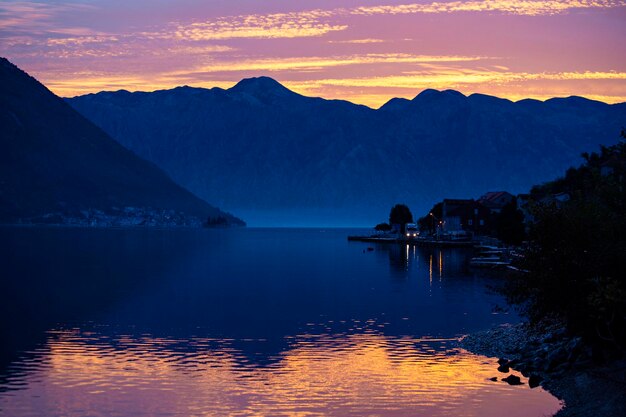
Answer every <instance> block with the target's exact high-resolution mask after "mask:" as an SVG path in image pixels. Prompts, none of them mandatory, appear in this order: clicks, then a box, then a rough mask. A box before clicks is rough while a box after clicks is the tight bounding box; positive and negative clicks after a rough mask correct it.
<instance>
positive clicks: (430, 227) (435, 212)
mask: <svg viewBox="0 0 626 417" xmlns="http://www.w3.org/2000/svg"><path fill="white" fill-rule="evenodd" d="M431 213H432V215H431ZM442 217H443V203H437V204H435V205H434V206H433V208H432V209H431V210H430V211H429V212H428V214H427V215H425V216H424V217H420V218H419V220H418V221H417V225H418V227H419V229H420V230H421V231H422V232H425V231H428V232H429V233H430V234H434V233H435V232H436V231H437V222H438V221H439V220H440V219H441V218H442Z"/></svg>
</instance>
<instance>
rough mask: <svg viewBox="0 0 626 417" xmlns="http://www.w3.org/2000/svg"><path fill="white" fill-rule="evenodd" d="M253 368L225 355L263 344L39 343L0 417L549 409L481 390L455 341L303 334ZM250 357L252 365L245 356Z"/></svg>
mask: <svg viewBox="0 0 626 417" xmlns="http://www.w3.org/2000/svg"><path fill="white" fill-rule="evenodd" d="M288 339H289V348H288V349H286V350H284V351H282V352H281V353H280V354H279V355H278V356H277V357H275V358H273V360H272V361H269V362H267V363H263V364H261V363H257V362H255V361H254V360H253V358H251V356H250V355H251V354H250V353H246V352H244V351H242V350H240V349H237V348H235V346H240V345H241V344H244V345H246V346H250V347H253V348H254V349H261V350H262V347H263V345H264V344H265V343H268V341H267V340H265V339H261V340H259V339H241V340H236V339H223V340H220V339H215V338H202V337H195V338H191V339H176V338H163V337H150V336H149V335H146V334H142V335H140V336H137V337H133V336H132V335H129V334H125V335H118V336H107V335H106V334H97V333H94V332H85V333H81V332H80V331H77V330H76V329H72V330H68V331H54V332H50V334H49V337H48V339H47V342H46V343H45V345H44V347H43V348H41V349H38V350H37V351H35V352H31V353H30V355H27V356H26V357H24V358H23V359H21V360H20V361H18V362H17V363H15V364H14V365H13V366H12V368H11V369H12V370H11V374H10V375H8V376H7V377H5V378H3V379H2V380H1V382H0V414H1V415H3V416H4V415H6V416H16V415H20V416H47V415H49V416H56V415H64V416H82V415H86V414H89V415H94V416H98V415H103V416H104V415H119V414H138V415H157V416H187V415H233V416H237V415H246V416H255V415H258V416H261V415H307V416H314V415H333V416H352V415H354V416H364V415H371V416H376V415H385V416H405V415H406V416H408V415H428V416H432V417H437V416H447V415H455V416H475V415H480V416H485V417H489V416H500V415H501V414H502V409H504V408H506V409H507V415H508V417H515V416H525V417H526V416H541V415H546V414H549V413H552V412H555V411H556V410H557V409H558V408H559V406H560V405H559V403H558V401H557V400H556V399H555V398H554V397H552V396H550V395H549V394H548V393H546V392H545V391H543V390H541V389H535V390H530V389H529V388H528V386H519V387H511V386H509V385H507V384H505V383H503V382H492V381H489V380H488V378H490V377H492V376H495V374H496V372H494V370H495V367H496V365H495V362H494V360H493V359H490V358H485V357H481V356H476V355H472V354H470V353H468V352H465V351H463V350H460V349H457V348H454V347H453V343H451V342H453V341H454V340H455V339H441V338H421V339H416V338H410V337H389V336H385V335H383V334H380V333H376V332H374V331H368V332H365V333H350V334H338V333H333V334H317V335H316V334H311V333H305V334H301V335H297V336H294V337H290V338H288ZM252 356H254V354H252Z"/></svg>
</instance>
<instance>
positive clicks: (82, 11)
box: [0, 0, 626, 108]
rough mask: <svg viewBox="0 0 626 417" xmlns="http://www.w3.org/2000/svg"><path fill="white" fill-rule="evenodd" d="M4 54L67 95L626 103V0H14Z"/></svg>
mask: <svg viewBox="0 0 626 417" xmlns="http://www.w3.org/2000/svg"><path fill="white" fill-rule="evenodd" d="M0 55H1V56H4V57H6V58H8V59H9V60H11V61H12V62H13V63H15V64H16V65H18V66H19V67H20V68H22V69H24V70H25V71H27V72H28V73H30V74H31V75H33V76H35V77H36V78H37V79H38V80H39V81H41V82H43V83H44V84H45V85H46V86H47V87H48V88H50V89H51V90H52V91H53V92H55V93H56V94H58V95H61V96H65V97H70V96H75V95H80V94H85V93H91V92H98V91H102V90H119V89H126V90H130V91H153V90H158V89H166V88H173V87H176V86H180V85H191V86H195V87H207V88H210V87H222V88H228V87H231V86H232V85H234V84H235V83H236V82H238V81H239V80H241V79H242V78H247V77H252V76H260V75H265V76H270V77H272V78H274V79H276V80H278V81H279V82H281V83H282V84H283V85H285V86H287V87H288V88H290V89H292V90H294V91H296V92H298V93H301V94H305V95H310V96H320V97H324V98H332V99H345V100H350V101H352V102H355V103H359V104H365V105H368V106H370V107H373V108H377V107H380V106H381V105H382V104H384V103H385V102H387V101H388V100H389V99H390V98H392V97H405V98H413V97H415V96H416V95H417V94H418V93H419V92H420V91H422V90H424V89H426V88H435V89H440V90H444V89H455V90H458V91H461V92H462V93H464V94H471V93H483V94H491V95H496V96H499V97H505V98H509V99H512V100H519V99H522V98H537V99H542V100H543V99H547V98H550V97H563V96H570V95H579V96H584V97H588V98H591V99H596V100H601V101H605V102H608V103H616V102H625V101H626V0H537V1H535V0H469V1H445V0H444V1H431V0H399V1H398V0H396V1H392V0H333V1H330V0H66V1H55V0H51V1H28V2H26V1H11V0H8V1H7V0H0Z"/></svg>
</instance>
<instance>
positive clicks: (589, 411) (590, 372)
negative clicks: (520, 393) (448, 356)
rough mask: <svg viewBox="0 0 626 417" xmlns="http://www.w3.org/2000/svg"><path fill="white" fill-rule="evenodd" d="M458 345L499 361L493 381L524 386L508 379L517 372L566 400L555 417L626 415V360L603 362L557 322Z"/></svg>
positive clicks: (507, 328) (478, 336)
mask: <svg viewBox="0 0 626 417" xmlns="http://www.w3.org/2000/svg"><path fill="white" fill-rule="evenodd" d="M459 343H460V347H462V348H464V349H466V350H468V351H470V352H473V353H476V354H481V355H485V356H491V357H498V358H499V360H498V364H499V366H498V368H497V369H494V375H498V376H496V377H494V379H493V380H494V381H497V380H498V379H499V380H502V381H506V382H508V383H509V384H513V385H517V384H521V383H522V382H520V381H519V379H518V378H517V377H515V376H514V375H509V371H510V370H516V371H519V372H521V373H522V375H524V376H525V377H528V384H529V385H530V387H531V388H534V387H537V386H539V385H541V386H542V387H543V388H545V389H546V390H548V391H549V392H550V393H552V394H553V395H554V396H556V397H557V398H559V399H560V400H562V401H563V402H564V404H565V406H564V408H563V409H562V410H560V411H559V412H558V413H557V414H556V417H574V416H576V417H578V416H580V417H582V416H585V417H586V416H603V417H622V416H626V402H625V401H624V393H626V360H625V359H623V358H622V359H613V360H611V361H603V363H599V362H598V360H597V358H594V355H593V352H592V349H591V347H589V346H587V345H585V343H584V342H583V341H582V339H581V338H579V337H571V336H568V335H567V334H566V332H565V331H564V330H563V327H562V326H560V325H559V324H558V323H555V322H552V323H544V324H543V325H541V326H538V327H530V326H529V325H527V324H525V323H522V324H518V325H503V326H499V327H496V328H493V329H490V330H488V331H484V332H479V333H474V334H471V335H468V336H466V337H465V338H463V339H462V340H461V341H460V342H459ZM596 356H597V355H596Z"/></svg>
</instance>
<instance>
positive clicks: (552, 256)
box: [505, 132, 626, 353]
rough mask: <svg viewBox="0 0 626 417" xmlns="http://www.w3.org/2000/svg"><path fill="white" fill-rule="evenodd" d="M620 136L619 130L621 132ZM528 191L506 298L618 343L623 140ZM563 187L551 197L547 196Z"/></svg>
mask: <svg viewBox="0 0 626 417" xmlns="http://www.w3.org/2000/svg"><path fill="white" fill-rule="evenodd" d="M622 136H623V137H624V132H622ZM584 157H585V160H586V162H585V164H583V165H582V166H581V167H579V168H576V169H574V168H572V169H570V170H568V171H567V173H566V175H565V177H564V178H561V179H558V180H556V181H553V182H551V183H548V184H544V185H542V186H540V187H535V188H534V189H533V191H532V196H533V198H534V203H533V215H534V217H535V223H534V224H533V225H532V227H531V232H530V246H529V248H528V250H527V252H526V257H525V260H524V262H523V264H522V265H521V266H522V268H523V269H525V270H527V271H528V273H524V274H519V275H515V276H513V277H511V280H510V281H509V285H508V286H507V287H506V289H505V293H506V295H507V296H508V298H509V299H510V300H511V301H512V302H514V303H517V304H519V305H520V306H521V307H522V311H523V312H525V313H526V315H527V316H528V317H529V318H530V319H531V321H534V322H538V321H539V320H541V319H542V318H543V317H545V316H548V315H551V316H558V317H561V318H562V319H564V320H565V322H566V323H567V326H568V328H569V330H570V331H571V332H573V333H576V334H580V335H583V336H584V337H586V338H587V339H588V340H589V341H590V342H592V343H594V344H595V345H603V346H604V347H605V348H611V349H613V351H618V352H622V353H624V349H626V282H625V281H626V181H625V179H626V142H625V141H622V142H621V143H619V144H617V145H614V146H611V147H602V148H601V152H600V153H593V154H591V155H588V154H586V155H584ZM555 193H568V194H569V195H570V200H569V201H566V202H558V201H555V200H554V199H551V198H550V196H551V195H554V194H555Z"/></svg>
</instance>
